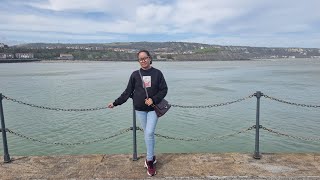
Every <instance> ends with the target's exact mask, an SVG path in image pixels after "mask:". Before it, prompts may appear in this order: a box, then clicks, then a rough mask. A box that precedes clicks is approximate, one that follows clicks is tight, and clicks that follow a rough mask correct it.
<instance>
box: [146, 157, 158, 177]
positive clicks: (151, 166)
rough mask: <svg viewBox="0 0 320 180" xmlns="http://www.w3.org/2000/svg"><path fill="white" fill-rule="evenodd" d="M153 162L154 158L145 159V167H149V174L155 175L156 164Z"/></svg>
mask: <svg viewBox="0 0 320 180" xmlns="http://www.w3.org/2000/svg"><path fill="white" fill-rule="evenodd" d="M153 163H154V161H153V160H152V161H147V160H145V161H144V167H146V168H147V174H148V175H149V176H154V175H156V173H157V172H156V166H155V165H154V164H153Z"/></svg>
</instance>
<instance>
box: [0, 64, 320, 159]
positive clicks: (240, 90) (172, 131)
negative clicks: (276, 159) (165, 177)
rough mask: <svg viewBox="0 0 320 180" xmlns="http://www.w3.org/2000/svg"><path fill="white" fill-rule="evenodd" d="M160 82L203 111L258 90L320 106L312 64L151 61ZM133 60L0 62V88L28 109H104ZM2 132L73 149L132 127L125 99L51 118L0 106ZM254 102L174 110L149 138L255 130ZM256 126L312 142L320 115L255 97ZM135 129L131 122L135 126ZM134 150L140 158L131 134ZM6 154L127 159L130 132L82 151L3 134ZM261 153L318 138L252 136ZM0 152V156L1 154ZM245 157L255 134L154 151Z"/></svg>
mask: <svg viewBox="0 0 320 180" xmlns="http://www.w3.org/2000/svg"><path fill="white" fill-rule="evenodd" d="M154 66H155V67H156V68H159V69H161V70H162V72H163V73H164V75H165V78H166V80H167V84H168V86H169V93H168V95H167V98H166V99H167V100H168V101H169V102H170V103H172V104H179V105H209V104H217V103H224V102H228V101H233V100H237V99H239V98H243V97H246V96H249V95H251V94H253V93H254V92H256V91H262V92H263V93H264V94H266V95H269V96H273V97H277V98H280V99H284V100H287V101H290V102H296V103H302V104H312V105H319V104H320V101H319V100H320V98H319V90H320V59H293V60H292V59H291V60H273V61H271V60H266V61H217V62H155V63H154ZM137 68H138V63H136V62H93V63H21V64H0V92H1V93H3V94H4V95H6V96H8V97H12V98H15V99H18V100H21V101H24V102H27V103H32V104H37V105H43V106H48V107H59V108H66V109H67V108H95V107H104V106H105V105H106V104H107V103H108V102H111V101H113V100H114V99H115V98H117V97H118V96H119V95H120V94H121V93H122V91H123V90H124V88H125V87H126V85H127V82H128V78H129V76H130V74H131V72H132V71H134V70H136V69H137ZM3 106H4V113H5V114H4V115H5V120H6V126H7V128H9V129H11V130H13V131H16V132H19V133H21V134H23V135H26V136H29V137H32V138H36V139H39V140H42V141H47V142H62V143H75V142H83V141H92V140H94V139H99V138H105V137H108V136H110V135H113V134H115V133H118V132H119V130H121V129H125V128H128V127H130V126H132V101H131V99H129V100H128V101H127V103H125V104H124V105H122V106H119V107H116V108H115V109H112V110H110V109H105V110H100V111H88V112H60V111H59V112H57V111H48V110H43V109H38V108H33V107H28V106H24V105H20V104H17V103H13V102H11V101H7V100H3ZM255 113H256V98H255V97H253V98H250V99H247V100H245V101H242V102H240V103H235V104H231V105H227V106H222V107H214V108H205V109H201V108H200V109H199V108H196V109H184V108H177V107H173V108H172V109H171V110H170V112H169V113H168V114H167V115H166V116H165V117H163V118H161V119H160V120H159V123H158V126H157V133H159V134H162V135H167V136H173V137H178V138H187V137H188V138H198V139H208V138H212V137H216V136H223V135H227V134H232V133H235V132H238V131H241V130H243V129H247V128H248V127H251V126H252V125H254V124H255V117H256V114H255ZM260 117H261V119H260V121H261V124H262V125H263V126H265V127H267V128H271V129H273V130H276V131H280V132H282V133H286V134H290V135H294V136H299V137H307V138H320V133H319V132H320V131H319V130H320V123H319V117H320V109H319V108H305V107H297V106H292V105H288V104H283V103H279V102H276V101H271V100H269V99H266V98H264V97H262V98H261V115H260ZM139 125H140V123H139V122H138V126H139ZM137 135H138V153H144V152H145V148H144V142H143V135H142V133H141V132H139V131H138V134H137ZM7 136H8V144H9V152H10V155H53V154H114V153H129V154H130V153H132V136H131V132H128V133H125V134H122V135H120V136H117V137H115V138H113V139H109V140H105V141H100V142H97V143H93V144H88V145H78V146H58V145H48V144H42V143H38V142H33V141H30V140H26V139H23V138H20V137H17V136H14V135H12V134H8V135H7ZM260 140H261V144H260V150H261V152H319V149H320V141H303V140H298V139H292V138H288V137H283V136H276V135H273V134H271V133H268V132H266V131H263V130H261V136H260ZM2 148H3V147H2V145H1V149H0V153H3V149H2ZM173 152H182V153H186V152H254V130H251V131H248V132H246V133H241V134H238V135H236V136H231V137H227V138H222V139H220V140H212V141H205V140H201V141H199V142H185V141H177V140H167V139H163V138H160V137H157V144H156V153H173Z"/></svg>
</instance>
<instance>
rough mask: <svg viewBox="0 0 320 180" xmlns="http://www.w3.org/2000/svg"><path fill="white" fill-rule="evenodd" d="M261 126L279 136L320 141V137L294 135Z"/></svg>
mask: <svg viewBox="0 0 320 180" xmlns="http://www.w3.org/2000/svg"><path fill="white" fill-rule="evenodd" d="M261 128H262V129H263V130H265V131H268V132H270V133H272V134H275V135H278V136H285V137H288V138H293V139H299V140H303V141H320V138H315V137H300V136H294V135H290V134H288V133H282V132H279V131H276V130H273V129H270V128H266V127H264V126H261Z"/></svg>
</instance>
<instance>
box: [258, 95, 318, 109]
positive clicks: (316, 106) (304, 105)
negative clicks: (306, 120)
mask: <svg viewBox="0 0 320 180" xmlns="http://www.w3.org/2000/svg"><path fill="white" fill-rule="evenodd" d="M262 96H263V97H265V98H268V99H271V100H274V101H278V102H281V103H286V104H290V105H295V106H301V107H313V108H319V107H320V106H319V105H309V104H299V103H293V102H288V101H285V100H282V99H278V98H274V97H271V96H268V95H265V94H263V95H262Z"/></svg>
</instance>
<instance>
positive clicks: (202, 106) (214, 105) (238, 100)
mask: <svg viewBox="0 0 320 180" xmlns="http://www.w3.org/2000/svg"><path fill="white" fill-rule="evenodd" d="M253 96H254V94H252V95H250V96H247V97H244V98H241V99H237V100H235V101H230V102H225V103H220V104H212V105H200V106H184V105H177V104H171V106H172V107H179V108H212V107H219V106H226V105H229V104H233V103H237V102H240V101H244V100H246V99H249V98H252V97H253Z"/></svg>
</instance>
